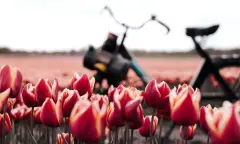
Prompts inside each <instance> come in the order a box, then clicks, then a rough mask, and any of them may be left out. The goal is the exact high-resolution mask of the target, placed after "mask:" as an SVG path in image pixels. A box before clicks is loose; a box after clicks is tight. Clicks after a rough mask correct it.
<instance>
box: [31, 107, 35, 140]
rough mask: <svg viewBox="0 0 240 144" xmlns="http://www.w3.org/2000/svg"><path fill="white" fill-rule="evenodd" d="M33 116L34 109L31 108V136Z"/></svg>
mask: <svg viewBox="0 0 240 144" xmlns="http://www.w3.org/2000/svg"><path fill="white" fill-rule="evenodd" d="M33 114H34V107H32V114H31V134H32V136H33ZM31 143H32V141H31Z"/></svg>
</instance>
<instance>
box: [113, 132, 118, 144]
mask: <svg viewBox="0 0 240 144" xmlns="http://www.w3.org/2000/svg"><path fill="white" fill-rule="evenodd" d="M114 143H115V144H118V128H116V133H115V142H114Z"/></svg>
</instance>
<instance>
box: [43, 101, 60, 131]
mask: <svg viewBox="0 0 240 144" xmlns="http://www.w3.org/2000/svg"><path fill="white" fill-rule="evenodd" d="M40 119H41V122H42V124H44V125H46V126H49V127H58V126H59V125H60V124H61V122H62V119H63V116H62V99H60V98H59V99H58V100H57V103H56V104H55V103H54V101H53V99H50V98H46V100H45V102H44V103H43V105H42V109H41V113H40Z"/></svg>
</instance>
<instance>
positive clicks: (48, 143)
mask: <svg viewBox="0 0 240 144" xmlns="http://www.w3.org/2000/svg"><path fill="white" fill-rule="evenodd" d="M46 129H47V144H50V142H49V141H50V138H49V129H48V127H46Z"/></svg>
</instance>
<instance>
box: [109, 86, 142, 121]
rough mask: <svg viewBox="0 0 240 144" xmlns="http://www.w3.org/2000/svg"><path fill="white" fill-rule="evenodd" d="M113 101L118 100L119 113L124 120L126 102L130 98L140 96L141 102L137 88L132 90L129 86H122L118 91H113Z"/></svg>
mask: <svg viewBox="0 0 240 144" xmlns="http://www.w3.org/2000/svg"><path fill="white" fill-rule="evenodd" d="M114 94H115V95H114V101H115V100H118V101H119V103H120V105H121V114H122V117H123V119H124V120H126V118H125V109H126V108H125V107H126V105H127V103H128V102H130V101H131V100H134V99H135V98H139V97H140V99H139V100H140V101H139V102H142V97H141V96H140V94H141V93H140V92H139V91H138V90H135V89H134V90H133V89H131V88H124V89H123V90H122V91H121V92H120V93H119V92H118V90H117V91H116V92H115V93H114Z"/></svg>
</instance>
